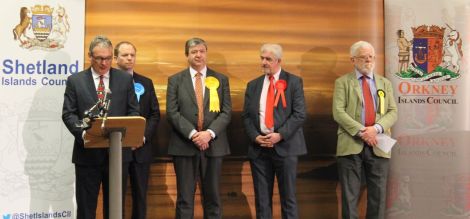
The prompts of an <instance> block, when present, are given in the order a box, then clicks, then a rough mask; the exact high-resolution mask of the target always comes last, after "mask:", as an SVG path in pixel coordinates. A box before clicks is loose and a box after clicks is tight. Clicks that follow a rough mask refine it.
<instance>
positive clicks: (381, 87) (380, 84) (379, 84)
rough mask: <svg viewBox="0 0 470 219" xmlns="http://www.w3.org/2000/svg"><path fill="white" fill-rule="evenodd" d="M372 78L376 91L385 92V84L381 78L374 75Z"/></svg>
mask: <svg viewBox="0 0 470 219" xmlns="http://www.w3.org/2000/svg"><path fill="white" fill-rule="evenodd" d="M374 77H375V87H376V88H377V90H383V91H385V84H384V81H383V79H382V77H381V76H378V75H376V74H374Z"/></svg>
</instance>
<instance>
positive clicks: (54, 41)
mask: <svg viewBox="0 0 470 219" xmlns="http://www.w3.org/2000/svg"><path fill="white" fill-rule="evenodd" d="M19 12H20V20H19V23H18V24H17V25H16V26H14V28H13V30H12V31H13V39H14V40H15V41H18V42H19V46H20V47H22V48H25V49H29V50H36V49H39V50H47V51H53V50H58V49H61V48H63V47H64V43H65V42H66V41H67V34H68V33H69V32H70V23H69V18H68V15H67V13H66V10H65V8H64V7H63V6H60V5H59V6H57V8H53V7H51V6H49V5H35V6H33V7H30V8H28V7H21V8H20V10H19Z"/></svg>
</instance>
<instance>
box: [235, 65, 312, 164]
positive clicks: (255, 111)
mask: <svg viewBox="0 0 470 219" xmlns="http://www.w3.org/2000/svg"><path fill="white" fill-rule="evenodd" d="M264 78H265V75H262V76H260V77H258V78H256V79H254V80H253V81H250V82H249V83H248V85H247V87H246V92H245V104H244V107H243V113H242V118H243V122H244V125H245V130H246V132H247V134H248V138H249V139H250V145H249V147H248V157H250V158H252V159H254V158H256V157H257V156H258V155H259V152H260V150H261V146H259V145H258V144H257V143H256V142H255V139H256V136H258V135H262V133H261V129H260V118H259V101H260V98H261V91H262V89H263V81H264ZM279 80H285V81H286V82H287V88H286V90H285V97H286V102H287V107H286V108H284V107H283V106H282V103H281V101H280V100H279V104H278V105H277V107H275V108H274V132H277V133H280V134H281V136H282V138H283V139H282V140H281V141H280V142H278V143H277V144H275V145H274V149H275V150H276V152H277V154H278V155H279V156H283V157H284V156H298V155H302V154H306V153H307V147H306V145H305V138H304V133H303V129H302V125H303V123H304V121H305V119H306V113H305V99H304V89H303V82H302V79H301V78H300V77H298V76H295V75H293V74H290V73H288V72H286V71H284V70H282V71H281V74H280V75H279Z"/></svg>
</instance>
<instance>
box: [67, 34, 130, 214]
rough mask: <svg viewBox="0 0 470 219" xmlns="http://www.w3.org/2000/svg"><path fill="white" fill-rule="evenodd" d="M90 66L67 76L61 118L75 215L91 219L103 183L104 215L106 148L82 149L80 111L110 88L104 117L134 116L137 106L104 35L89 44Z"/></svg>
mask: <svg viewBox="0 0 470 219" xmlns="http://www.w3.org/2000/svg"><path fill="white" fill-rule="evenodd" d="M88 56H89V58H90V63H91V67H90V68H88V69H86V70H84V71H82V72H79V73H76V74H73V75H71V76H70V77H68V78H67V84H66V88H65V94H64V104H63V108H62V120H63V121H64V123H65V125H66V126H67V128H68V129H69V131H70V132H71V133H72V134H73V135H74V137H75V141H74V146H73V154H72V162H73V163H74V164H75V182H76V186H75V187H76V194H75V195H76V201H77V218H78V219H89V218H95V216H96V215H95V213H96V205H97V201H98V193H99V190H100V185H101V184H102V186H103V205H104V206H103V215H104V218H108V201H109V200H108V192H109V188H108V182H109V179H108V172H109V171H108V149H85V148H84V139H83V136H84V133H85V131H84V130H82V128H81V127H79V124H80V121H81V120H82V119H83V113H84V112H85V111H86V110H88V109H90V107H92V106H93V105H94V104H95V103H96V102H97V101H98V98H102V96H103V91H104V90H105V89H108V88H109V89H110V90H111V92H112V103H111V105H110V108H109V112H108V116H138V115H139V105H138V103H137V99H136V96H135V92H134V85H133V83H132V77H131V76H130V75H129V74H126V73H125V72H122V71H120V70H117V69H114V68H111V63H112V59H113V46H112V44H111V41H110V40H109V39H108V38H106V37H104V36H97V37H95V38H94V39H93V40H92V41H91V43H90V47H89V53H88ZM122 159H123V161H124V162H126V161H127V162H129V161H130V159H131V151H130V149H123V152H122Z"/></svg>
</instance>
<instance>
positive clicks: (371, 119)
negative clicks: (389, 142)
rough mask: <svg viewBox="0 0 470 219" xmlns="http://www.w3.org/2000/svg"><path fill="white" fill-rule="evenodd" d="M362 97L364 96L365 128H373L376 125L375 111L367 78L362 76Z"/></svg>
mask: <svg viewBox="0 0 470 219" xmlns="http://www.w3.org/2000/svg"><path fill="white" fill-rule="evenodd" d="M362 95H363V96H364V110H365V117H366V118H365V126H372V125H374V124H375V109H374V101H373V99H372V94H371V93H370V88H369V83H367V78H366V76H362Z"/></svg>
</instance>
